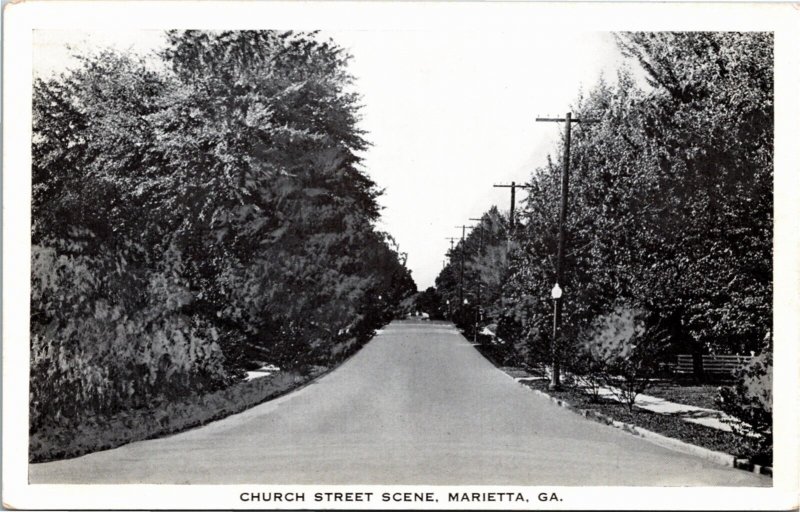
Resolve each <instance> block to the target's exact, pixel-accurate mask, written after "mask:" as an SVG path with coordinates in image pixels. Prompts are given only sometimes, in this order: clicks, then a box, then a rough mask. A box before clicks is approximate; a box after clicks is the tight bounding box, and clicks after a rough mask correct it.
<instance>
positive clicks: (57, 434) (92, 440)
mask: <svg viewBox="0 0 800 512" xmlns="http://www.w3.org/2000/svg"><path fill="white" fill-rule="evenodd" d="M371 339H372V338H370V339H369V340H367V341H365V342H363V343H354V344H353V345H352V352H351V353H350V354H349V355H348V356H347V357H344V358H343V359H342V360H341V361H339V362H337V363H336V364H334V365H331V366H329V367H326V366H314V367H312V369H311V371H310V372H308V373H306V374H300V373H298V372H281V373H278V374H275V375H271V376H269V377H262V378H259V379H254V380H249V381H241V382H238V383H236V384H234V385H232V386H230V387H228V388H225V389H222V390H219V391H216V392H213V393H209V394H204V395H196V396H192V397H189V398H186V399H185V400H181V401H175V402H160V403H158V404H154V405H153V407H151V408H147V409H132V410H129V411H124V412H121V413H118V414H114V415H111V416H97V417H94V418H87V419H85V420H84V421H82V422H81V423H79V424H78V425H57V424H48V425H46V426H45V427H44V428H41V429H39V430H37V431H36V432H33V433H31V434H30V437H29V443H28V460H29V462H31V463H36V462H49V461H54V460H62V459H69V458H73V457H79V456H81V455H86V454H88V453H92V452H96V451H101V450H110V449H112V448H117V447H119V446H122V445H125V444H128V443H132V442H135V441H142V440H146V439H154V438H157V437H163V436H166V435H170V434H177V433H179V432H183V431H185V430H189V429H192V428H196V427H199V426H202V425H205V424H207V423H211V422H212V421H217V420H221V419H223V418H226V417H228V416H230V415H233V414H237V413H240V412H243V411H245V410H247V409H250V408H252V407H255V406H257V405H260V404H262V403H264V402H267V401H269V400H273V399H275V398H278V397H280V396H283V395H286V394H288V393H290V392H292V391H295V390H297V389H299V388H301V387H303V386H304V385H306V384H309V383H311V382H312V381H314V380H316V379H319V378H320V377H322V376H324V375H325V374H327V373H330V372H331V371H333V370H335V369H336V368H338V367H339V366H341V365H342V364H344V363H345V362H346V361H347V360H348V359H350V358H351V357H353V356H354V355H355V354H356V353H358V351H359V350H361V348H362V347H364V346H365V345H366V344H367V343H368V342H369V341H370V340H371Z"/></svg>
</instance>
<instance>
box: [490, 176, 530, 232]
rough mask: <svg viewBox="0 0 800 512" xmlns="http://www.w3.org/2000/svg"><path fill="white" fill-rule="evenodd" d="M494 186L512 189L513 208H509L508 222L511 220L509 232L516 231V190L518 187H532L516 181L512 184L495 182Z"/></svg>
mask: <svg viewBox="0 0 800 512" xmlns="http://www.w3.org/2000/svg"><path fill="white" fill-rule="evenodd" d="M493 187H494V188H510V189H511V209H510V210H509V215H508V222H509V229H508V232H509V233H512V232H513V231H514V206H515V202H516V190H517V189H518V188H531V187H530V186H529V185H519V184H517V183H516V182H515V181H512V182H511V184H510V185H506V184H502V183H501V184H495V185H493Z"/></svg>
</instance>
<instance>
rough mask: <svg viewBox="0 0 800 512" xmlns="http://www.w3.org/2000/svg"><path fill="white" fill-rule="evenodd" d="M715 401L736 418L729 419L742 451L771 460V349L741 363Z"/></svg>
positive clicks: (756, 458) (763, 460) (760, 460)
mask: <svg viewBox="0 0 800 512" xmlns="http://www.w3.org/2000/svg"><path fill="white" fill-rule="evenodd" d="M717 403H718V404H719V406H720V408H721V409H722V410H723V412H725V413H727V414H728V415H730V416H732V417H734V418H735V419H736V420H739V421H731V422H729V423H730V425H731V428H732V429H733V431H734V433H736V434H738V435H739V437H740V439H741V442H742V444H741V449H742V452H743V454H744V455H747V456H749V457H752V458H753V460H754V462H757V463H761V464H765V465H770V464H772V349H771V347H768V348H767V349H766V350H764V352H762V353H761V354H760V355H758V356H757V357H755V358H754V359H753V360H752V361H750V363H748V364H747V365H746V366H745V367H743V368H742V369H741V370H740V371H739V372H737V375H736V383H735V384H734V385H733V386H727V387H722V388H720V394H719V397H718V398H717Z"/></svg>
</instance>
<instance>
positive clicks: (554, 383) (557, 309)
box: [548, 283, 564, 389]
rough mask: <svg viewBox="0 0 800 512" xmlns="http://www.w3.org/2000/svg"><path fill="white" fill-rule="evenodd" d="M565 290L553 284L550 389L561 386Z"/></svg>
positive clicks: (551, 293)
mask: <svg viewBox="0 0 800 512" xmlns="http://www.w3.org/2000/svg"><path fill="white" fill-rule="evenodd" d="M563 293H564V291H563V290H562V289H561V287H560V286H558V283H556V285H555V286H553V289H552V291H551V292H550V296H551V297H553V341H552V343H551V344H550V351H551V353H552V354H551V355H552V358H553V369H552V371H551V372H550V385H549V386H548V388H549V389H558V388H559V387H560V386H561V375H560V374H561V368H560V363H559V360H558V329H559V327H560V326H561V296H562V295H563Z"/></svg>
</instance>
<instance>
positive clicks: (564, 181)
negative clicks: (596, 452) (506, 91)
mask: <svg viewBox="0 0 800 512" xmlns="http://www.w3.org/2000/svg"><path fill="white" fill-rule="evenodd" d="M536 121H537V122H544V123H561V122H563V123H566V125H565V128H564V167H563V168H562V170H561V206H560V209H559V213H558V254H557V256H556V286H560V287H562V288H563V284H564V280H563V278H564V244H565V239H566V233H565V227H566V222H567V204H568V199H569V149H570V138H571V129H572V123H597V122H598V121H599V120H597V119H578V118H574V119H573V118H572V112H567V115H566V116H565V117H537V118H536ZM553 301H554V305H553V342H552V343H551V351H552V359H553V371H552V373H551V375H550V385H549V388H550V389H558V388H559V387H560V386H561V361H560V360H559V356H558V347H557V345H558V334H559V329H560V328H561V315H562V313H563V309H564V304H563V298H562V297H561V296H559V297H555V296H554V297H553Z"/></svg>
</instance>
